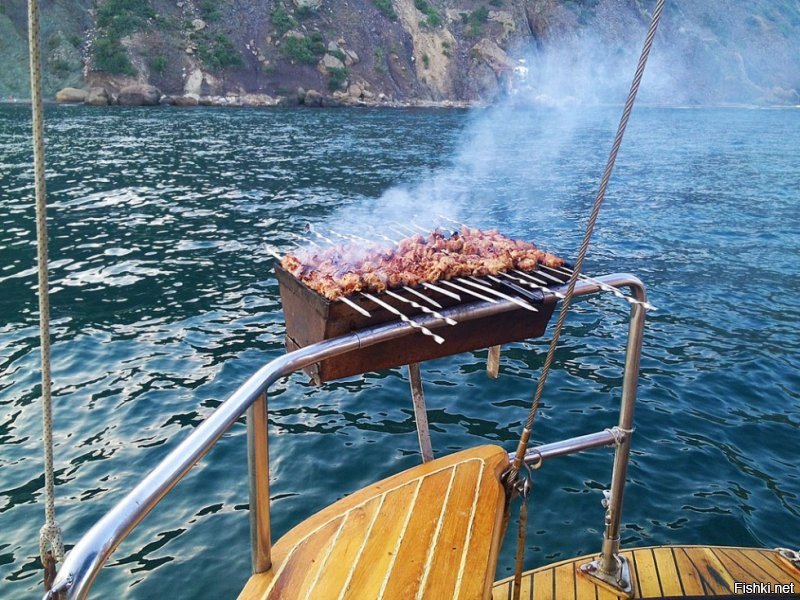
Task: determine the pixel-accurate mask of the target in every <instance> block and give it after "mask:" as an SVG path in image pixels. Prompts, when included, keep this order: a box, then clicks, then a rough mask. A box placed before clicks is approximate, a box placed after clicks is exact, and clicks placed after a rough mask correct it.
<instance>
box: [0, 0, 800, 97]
mask: <svg viewBox="0 0 800 600" xmlns="http://www.w3.org/2000/svg"><path fill="white" fill-rule="evenodd" d="M654 5H655V0H560V1H556V0H524V1H523V0H346V1H345V0H42V13H43V32H42V35H43V38H44V40H43V49H44V53H45V73H46V75H45V87H46V90H47V93H48V95H50V96H52V95H53V94H54V93H55V91H56V90H58V89H59V88H61V87H65V86H77V87H84V86H89V85H100V86H103V87H105V88H107V89H108V91H109V92H112V93H115V92H116V91H118V90H119V88H120V87H121V86H123V85H126V84H129V83H135V82H141V83H151V84H153V85H155V86H157V87H158V88H160V89H161V90H162V91H163V92H164V93H167V94H195V95H198V96H218V97H219V96H226V95H229V96H241V95H244V94H248V93H249V94H264V95H269V96H272V97H280V96H285V97H287V98H293V97H296V90H297V88H299V87H302V88H305V89H315V90H318V91H320V92H322V93H323V94H326V95H333V94H336V95H337V96H339V97H340V99H349V100H356V101H366V102H377V101H379V100H385V101H397V102H411V101H437V102H441V101H488V102H491V101H493V100H495V99H496V98H497V97H498V96H499V95H501V94H504V93H508V92H510V91H511V92H515V93H519V94H522V95H523V96H530V97H537V98H538V97H541V96H542V95H543V92H546V94H545V95H546V97H547V98H548V99H550V100H552V101H559V98H558V96H559V95H575V94H578V95H580V93H590V94H593V95H594V97H595V98H597V99H606V98H605V96H604V95H603V94H604V91H611V90H610V88H611V87H613V86H610V85H609V82H616V81H617V79H619V81H622V80H627V79H628V78H629V77H630V66H631V65H630V63H631V57H632V56H633V54H634V53H635V52H638V48H639V46H640V44H641V41H642V38H643V36H644V32H645V28H646V26H647V21H648V18H649V13H650V11H651V10H652V8H653V6H654ZM667 6H668V8H667V10H666V13H665V16H664V22H663V27H662V30H661V33H660V35H659V39H658V41H657V44H656V50H655V51H654V65H653V71H652V73H650V72H649V73H648V77H649V82H650V83H649V84H648V85H646V86H645V88H646V90H647V93H648V96H647V98H646V100H649V101H652V102H664V103H684V104H692V103H694V104H719V103H761V104H798V103H800V97H798V90H800V41H798V40H800V0H753V1H751V2H747V3H745V2H735V1H733V0H716V1H713V2H712V1H710V0H705V1H702V0H668V3H667ZM26 27H27V25H26V3H25V0H0V99H2V98H4V97H8V96H12V95H13V96H17V97H27V96H28V95H29V92H28V80H27V44H26V36H27V33H26ZM520 59H526V62H525V63H521V62H520ZM571 78H572V80H571ZM646 83H648V82H646ZM614 98H615V99H616V100H617V101H618V100H619V99H620V98H619V95H618V94H617V95H616V96H614Z"/></svg>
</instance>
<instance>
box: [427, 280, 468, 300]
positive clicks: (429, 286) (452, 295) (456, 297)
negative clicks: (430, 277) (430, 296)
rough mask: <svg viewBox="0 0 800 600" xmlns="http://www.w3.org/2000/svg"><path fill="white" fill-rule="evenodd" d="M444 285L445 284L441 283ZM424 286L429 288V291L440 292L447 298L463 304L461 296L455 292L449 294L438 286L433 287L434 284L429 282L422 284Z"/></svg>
mask: <svg viewBox="0 0 800 600" xmlns="http://www.w3.org/2000/svg"><path fill="white" fill-rule="evenodd" d="M440 283H444V282H440ZM422 286H423V287H426V288H428V289H429V290H433V291H435V292H439V293H440V294H444V295H445V296H450V297H451V298H453V299H455V300H458V301H459V302H461V296H459V295H458V294H455V293H453V292H448V291H447V290H445V289H443V288H440V287H439V286H438V285H433V284H432V283H428V282H427V281H423V282H422Z"/></svg>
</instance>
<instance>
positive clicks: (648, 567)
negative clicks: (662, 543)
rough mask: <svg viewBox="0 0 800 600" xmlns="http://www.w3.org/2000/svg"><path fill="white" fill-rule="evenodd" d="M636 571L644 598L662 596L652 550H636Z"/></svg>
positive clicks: (634, 554)
mask: <svg viewBox="0 0 800 600" xmlns="http://www.w3.org/2000/svg"><path fill="white" fill-rule="evenodd" d="M633 557H634V560H635V561H636V565H635V569H636V575H637V579H638V580H639V593H640V594H641V596H642V598H658V597H660V596H661V595H662V593H661V584H660V583H659V580H658V569H656V561H655V558H653V553H652V551H651V550H649V549H646V550H634V551H633Z"/></svg>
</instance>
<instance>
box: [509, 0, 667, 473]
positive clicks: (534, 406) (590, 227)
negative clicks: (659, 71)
mask: <svg viewBox="0 0 800 600" xmlns="http://www.w3.org/2000/svg"><path fill="white" fill-rule="evenodd" d="M664 1H665V0H658V4H656V7H655V10H654V11H653V17H652V20H651V22H650V29H649V30H648V32H647V37H646V38H645V41H644V46H643V47H642V53H641V55H640V56H639V64H638V66H637V67H636V73H635V74H634V76H633V81H632V82H631V89H630V92H628V99H627V100H626V101H625V108H624V109H623V111H622V117H621V118H620V122H619V127H618V128H617V135H616V136H615V138H614V143H613V144H612V146H611V152H610V153H609V155H608V161H607V163H606V168H605V170H604V171H603V177H602V179H601V180H600V186H599V188H598V190H597V196H595V199H594V205H593V207H592V212H591V215H590V216H589V222H588V223H587V225H586V232H585V233H584V236H583V241H582V242H581V246H580V250H579V251H578V258H577V259H576V261H575V266H574V268H573V270H572V274H571V275H570V278H569V283H568V286H567V293H566V294H565V297H564V300H563V302H562V304H561V311H560V312H559V314H558V321H557V322H556V327H555V331H554V332H553V337H552V339H551V340H550V347H549V348H548V350H547V358H546V359H545V361H544V366H543V367H542V374H541V376H540V377H539V383H538V385H537V387H536V393H535V394H534V397H533V402H532V403H531V409H530V412H529V413H528V419H527V421H526V422H525V427H524V428H523V430H522V434H521V435H520V440H519V445H518V446H517V451H516V456H515V458H514V463H513V464H512V465H511V470H510V472H509V474H508V477H507V480H508V482H509V483H513V481H514V480H516V478H517V474H518V473H519V470H520V468H521V467H522V463H523V460H524V458H525V451H526V450H527V449H528V444H529V442H530V437H531V428H532V427H533V422H534V420H535V419H536V412H537V410H538V409H539V402H540V401H541V398H542V392H543V390H544V386H545V383H546V382H547V376H548V374H549V373H550V367H551V366H552V364H553V358H554V357H555V353H556V349H557V348H558V339H559V337H560V336H561V330H562V329H563V328H564V321H565V320H566V318H567V313H568V312H569V307H570V304H571V302H572V296H573V294H574V292H575V284H576V283H577V281H578V278H579V277H580V275H581V269H582V268H583V260H584V259H585V258H586V253H587V251H588V250H589V242H590V241H591V239H592V232H593V231H594V227H595V224H596V223H597V217H598V215H599V214H600V208H601V207H602V206H603V200H604V199H605V195H606V189H607V188H608V182H609V180H610V179H611V174H612V173H613V172H614V164H615V163H616V161H617V154H618V153H619V148H620V146H621V145H622V138H623V137H624V136H625V129H626V127H627V126H628V119H629V118H630V116H631V111H632V110H633V105H634V102H635V101H636V94H637V93H638V91H639V84H640V83H641V81H642V75H643V74H644V68H645V66H646V65H647V58H648V56H649V54H650V48H651V47H652V45H653V39H654V38H655V35H656V31H657V29H658V23H659V21H660V20H661V12H662V10H663V9H664Z"/></svg>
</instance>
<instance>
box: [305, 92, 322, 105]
mask: <svg viewBox="0 0 800 600" xmlns="http://www.w3.org/2000/svg"><path fill="white" fill-rule="evenodd" d="M303 104H305V105H306V106H322V94H320V93H319V92H318V91H317V90H308V91H307V92H306V95H305V96H304V98H303Z"/></svg>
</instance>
